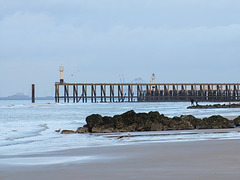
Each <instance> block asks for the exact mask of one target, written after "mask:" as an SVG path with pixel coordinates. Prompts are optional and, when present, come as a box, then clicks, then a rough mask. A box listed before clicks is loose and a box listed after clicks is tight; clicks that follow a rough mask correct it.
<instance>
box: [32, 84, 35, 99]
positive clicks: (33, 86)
mask: <svg viewBox="0 0 240 180" xmlns="http://www.w3.org/2000/svg"><path fill="white" fill-rule="evenodd" d="M32 103H35V84H32Z"/></svg>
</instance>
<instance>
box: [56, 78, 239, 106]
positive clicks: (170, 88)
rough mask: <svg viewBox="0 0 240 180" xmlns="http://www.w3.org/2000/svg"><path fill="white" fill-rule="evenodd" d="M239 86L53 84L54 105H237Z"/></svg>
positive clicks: (227, 84) (210, 84) (222, 84)
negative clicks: (164, 103)
mask: <svg viewBox="0 0 240 180" xmlns="http://www.w3.org/2000/svg"><path fill="white" fill-rule="evenodd" d="M239 85H240V84H239V83H199V84H196V83H194V84H191V83H187V84H186V83H184V84H183V83H163V84H159V83H156V84H152V83H146V84H145V83H144V84H143V83H59V82H57V83H55V102H60V99H62V100H63V101H64V102H66V103H69V102H70V100H72V102H73V103H78V102H89V101H90V102H92V103H97V102H184V101H190V100H191V99H194V100H196V99H197V100H198V101H200V102H204V101H209V102H225V101H239V100H240V97H239Z"/></svg>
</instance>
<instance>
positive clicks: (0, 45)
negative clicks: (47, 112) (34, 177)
mask: <svg viewBox="0 0 240 180" xmlns="http://www.w3.org/2000/svg"><path fill="white" fill-rule="evenodd" d="M239 8H240V1H238V0H41V1H32V0H0V84H1V88H0V97H2V96H9V95H12V94H15V93H17V92H23V93H25V94H27V95H30V92H31V84H32V83H35V84H36V87H37V89H36V93H37V94H36V95H37V96H46V95H51V96H53V95H54V83H55V82H56V81H59V71H58V69H59V66H60V65H61V64H62V65H63V66H64V69H65V71H64V80H65V81H66V82H119V81H120V78H119V75H121V76H122V75H123V76H124V78H125V81H126V82H128V81H129V82H130V81H132V80H133V79H134V78H143V79H144V80H146V81H150V78H151V74H152V73H155V74H156V82H189V83H191V82H199V83H200V82H239V79H240V75H239V72H240V71H239V68H240V11H239Z"/></svg>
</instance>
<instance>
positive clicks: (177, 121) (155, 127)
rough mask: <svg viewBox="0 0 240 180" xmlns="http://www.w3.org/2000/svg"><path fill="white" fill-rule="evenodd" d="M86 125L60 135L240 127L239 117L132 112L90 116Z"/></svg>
mask: <svg viewBox="0 0 240 180" xmlns="http://www.w3.org/2000/svg"><path fill="white" fill-rule="evenodd" d="M86 122H87V124H86V125H84V126H83V127H79V128H78V129H77V130H76V131H71V130H70V131H68V130H63V131H62V132H61V133H62V134H65V132H66V133H74V132H75V133H106V132H132V131H164V130H191V129H222V128H234V127H236V126H239V125H240V116H239V117H237V118H235V119H234V120H228V119H227V118H224V117H222V116H219V115H215V116H211V117H208V118H203V119H199V118H196V117H194V116H192V115H182V116H180V117H177V116H175V117H173V118H170V117H167V116H165V115H163V114H160V113H159V112H157V111H155V112H152V111H151V112H149V113H136V112H134V111H133V110H131V111H128V112H125V113H123V114H120V115H115V116H113V117H110V116H101V115H100V114H92V115H90V116H88V117H87V118H86Z"/></svg>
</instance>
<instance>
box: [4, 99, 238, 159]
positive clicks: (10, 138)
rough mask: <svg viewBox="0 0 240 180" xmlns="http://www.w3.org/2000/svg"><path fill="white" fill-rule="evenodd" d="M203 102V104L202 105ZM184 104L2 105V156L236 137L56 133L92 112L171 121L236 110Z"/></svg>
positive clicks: (79, 122)
mask: <svg viewBox="0 0 240 180" xmlns="http://www.w3.org/2000/svg"><path fill="white" fill-rule="evenodd" d="M201 104H206V103H201ZM189 105H190V103H188V102H179V103H175V102H174V103H171V102H164V103H163V102H161V103H95V104H92V103H85V104H84V103H78V104H72V103H69V104H64V103H60V104H55V103H52V102H49V101H37V103H36V104H30V102H29V101H0V154H1V155H21V154H34V153H39V152H48V151H56V150H64V149H73V148H81V147H91V146H93V147H94V146H108V145H120V144H129V143H143V142H177V141H199V140H208V139H240V133H238V132H230V133H192V132H188V131H181V132H178V131H172V132H171V131H164V132H133V133H131V135H132V137H126V138H123V139H122V140H119V139H118V137H119V136H121V135H126V133H109V134H101V135H99V134H69V135H66V134H64V135H63V134H58V133H56V132H55V130H57V129H59V128H61V129H72V130H76V129H77V128H78V127H79V126H83V125H84V124H85V118H86V117H87V116H88V115H90V114H93V113H98V114H101V115H103V116H113V115H115V114H121V113H124V112H126V111H128V110H132V109H133V110H134V111H136V112H149V111H159V112H160V113H161V114H164V115H166V116H169V117H173V116H180V115H189V114H191V115H194V116H196V117H199V118H203V117H209V116H211V115H222V116H226V117H228V116H239V115H240V109H239V108H233V109H187V106H189Z"/></svg>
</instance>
